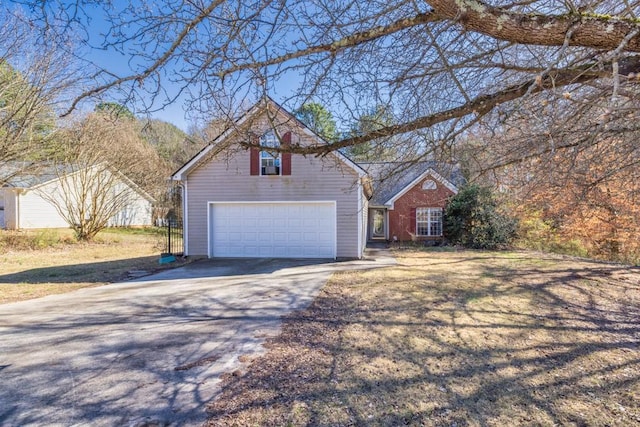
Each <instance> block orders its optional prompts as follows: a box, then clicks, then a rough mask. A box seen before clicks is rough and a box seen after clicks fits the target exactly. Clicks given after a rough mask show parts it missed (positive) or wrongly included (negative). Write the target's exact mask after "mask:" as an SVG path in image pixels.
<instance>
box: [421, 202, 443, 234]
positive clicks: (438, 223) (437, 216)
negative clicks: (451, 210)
mask: <svg viewBox="0 0 640 427" xmlns="http://www.w3.org/2000/svg"><path fill="white" fill-rule="evenodd" d="M416 234H417V235H418V236H442V208H417V209H416Z"/></svg>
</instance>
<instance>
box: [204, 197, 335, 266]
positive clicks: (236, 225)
mask: <svg viewBox="0 0 640 427" xmlns="http://www.w3.org/2000/svg"><path fill="white" fill-rule="evenodd" d="M209 256H211V257H269V258H335V257H336V205H335V203H334V202H286V203H211V204H210V205H209Z"/></svg>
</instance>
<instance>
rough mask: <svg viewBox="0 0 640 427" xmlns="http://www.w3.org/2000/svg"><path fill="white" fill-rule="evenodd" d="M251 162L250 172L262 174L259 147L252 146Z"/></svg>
mask: <svg viewBox="0 0 640 427" xmlns="http://www.w3.org/2000/svg"><path fill="white" fill-rule="evenodd" d="M250 163H251V165H250V167H249V173H250V174H251V175H260V150H258V149H257V148H251V160H250Z"/></svg>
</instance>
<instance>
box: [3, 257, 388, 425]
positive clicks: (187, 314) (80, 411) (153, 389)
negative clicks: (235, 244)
mask: <svg viewBox="0 0 640 427" xmlns="http://www.w3.org/2000/svg"><path fill="white" fill-rule="evenodd" d="M394 262H395V261H394V260H393V258H391V257H390V256H388V254H387V253H386V252H384V251H382V252H377V253H373V254H370V256H369V257H368V258H367V259H365V260H361V261H351V262H345V263H335V262H324V263H323V262H318V261H314V262H310V261H304V260H274V259H260V260H247V259H245V260H207V261H201V262H196V263H194V264H191V265H188V266H185V267H182V268H179V269H175V270H169V271H165V272H163V273H159V274H157V275H154V276H149V277H147V278H143V279H139V280H137V281H133V282H125V283H118V284H112V285H107V286H102V287H97V288H90V289H81V290H79V291H75V292H71V293H68V294H62V295H53V296H49V297H45V298H39V299H35V300H30V301H23V302H19V303H13V304H5V305H0V425H3V426H5V425H9V426H13V425H15V426H24V425H64V426H69V425H105V426H107V425H109V426H111V425H118V426H120V425H125V426H143V425H197V424H199V423H201V422H202V421H204V420H205V417H206V414H205V405H206V403H207V402H209V401H210V400H211V399H212V398H213V397H214V396H215V393H216V391H217V390H216V387H217V384H218V382H219V378H220V375H221V374H222V373H224V372H230V371H233V370H235V369H237V368H238V366H239V365H240V362H239V360H238V358H239V357H240V356H242V355H245V354H251V355H255V354H258V353H260V352H261V351H262V347H261V344H262V343H263V342H264V339H265V338H266V337H268V336H272V335H275V334H277V333H278V331H279V328H280V318H281V316H282V315H285V314H287V313H289V312H290V311H292V310H296V309H300V308H304V307H305V306H306V305H308V304H309V303H310V302H311V301H312V299H313V298H314V296H315V295H316V294H317V292H318V290H319V289H320V288H321V287H322V285H323V284H324V283H325V282H326V280H327V279H328V278H329V276H330V274H331V273H332V272H334V271H336V270H341V269H360V268H378V267H381V266H384V265H389V264H392V263H394Z"/></svg>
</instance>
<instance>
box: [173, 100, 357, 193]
mask: <svg viewBox="0 0 640 427" xmlns="http://www.w3.org/2000/svg"><path fill="white" fill-rule="evenodd" d="M269 107H272V108H274V109H275V111H276V112H278V113H281V114H283V115H284V116H285V117H287V119H288V120H289V121H292V122H294V123H295V124H296V125H297V126H298V127H300V129H302V131H303V132H304V133H305V134H306V135H308V136H309V137H311V139H312V140H313V141H314V142H315V143H317V144H319V145H326V144H327V142H326V141H325V140H324V139H322V138H321V137H320V136H319V135H318V134H316V133H315V132H313V131H312V130H311V129H309V128H308V127H307V126H306V125H305V124H304V123H302V122H301V121H300V120H298V118H297V117H295V116H294V115H293V114H291V113H290V112H288V111H287V110H285V109H284V108H283V107H282V106H280V104H278V103H277V102H275V101H274V100H273V99H271V98H270V97H269V96H265V97H264V98H262V99H261V100H260V101H259V102H258V103H256V104H255V105H254V106H253V107H251V108H250V109H249V110H247V111H246V112H245V113H244V114H243V115H242V116H241V117H240V118H239V119H238V120H236V121H235V123H234V126H233V127H230V128H228V129H227V130H225V131H224V132H222V133H221V134H220V135H218V136H217V137H216V139H214V140H213V141H212V142H211V143H210V144H208V145H207V146H206V147H204V148H203V149H202V150H200V152H199V153H197V154H196V155H195V156H193V157H192V158H191V159H190V160H189V161H187V162H186V163H185V164H184V165H182V167H180V169H178V170H177V171H175V172H174V173H173V174H172V175H171V179H172V180H174V181H182V180H184V177H185V175H186V174H188V173H189V171H190V170H191V169H193V168H194V167H195V166H197V165H198V164H199V163H200V162H201V161H202V160H203V159H204V158H206V156H207V155H209V154H215V152H216V150H218V151H220V150H222V149H224V148H226V146H225V144H224V142H225V140H226V139H227V138H228V137H229V136H230V135H231V134H232V133H233V132H234V131H235V130H236V128H237V127H239V126H242V125H243V124H244V123H246V122H247V121H249V120H250V119H252V118H254V117H256V116H258V115H259V114H261V113H262V112H263V111H264V110H266V109H267V108H269ZM331 154H333V155H334V156H336V157H337V158H338V159H340V160H341V161H342V162H343V163H344V164H346V165H347V166H349V167H350V168H351V169H353V170H354V171H355V172H356V173H357V174H358V176H360V177H362V176H365V175H366V171H365V170H364V169H363V168H362V167H360V165H358V164H357V163H356V162H354V161H353V160H351V159H349V158H348V157H347V156H345V155H344V154H342V153H340V152H339V151H337V150H336V151H333V152H331Z"/></svg>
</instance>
